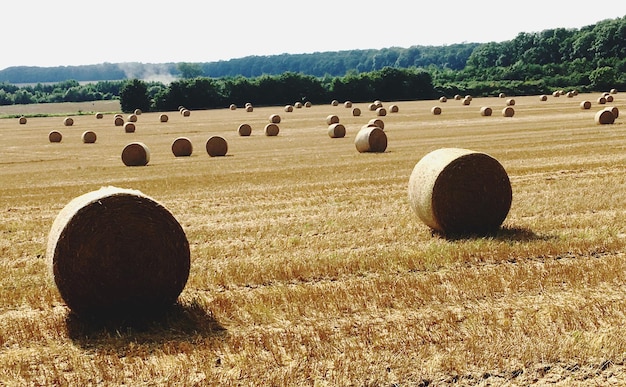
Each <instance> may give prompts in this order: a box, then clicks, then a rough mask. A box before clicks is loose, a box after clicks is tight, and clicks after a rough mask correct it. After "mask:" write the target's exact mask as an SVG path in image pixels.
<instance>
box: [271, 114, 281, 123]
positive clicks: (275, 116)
mask: <svg viewBox="0 0 626 387" xmlns="http://www.w3.org/2000/svg"><path fill="white" fill-rule="evenodd" d="M270 123H271V124H280V116H279V115H278V114H272V115H271V116H270Z"/></svg>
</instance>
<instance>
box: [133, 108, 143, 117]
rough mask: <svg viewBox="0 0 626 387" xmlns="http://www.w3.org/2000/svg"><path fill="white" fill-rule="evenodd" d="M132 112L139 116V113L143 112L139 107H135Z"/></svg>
mask: <svg viewBox="0 0 626 387" xmlns="http://www.w3.org/2000/svg"><path fill="white" fill-rule="evenodd" d="M133 113H134V114H135V115H136V116H140V115H141V113H143V112H142V111H141V109H135V111H134V112H133Z"/></svg>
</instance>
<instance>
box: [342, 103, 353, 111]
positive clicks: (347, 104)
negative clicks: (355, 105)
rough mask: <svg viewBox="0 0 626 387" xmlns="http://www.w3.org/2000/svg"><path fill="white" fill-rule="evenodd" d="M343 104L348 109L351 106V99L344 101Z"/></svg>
mask: <svg viewBox="0 0 626 387" xmlns="http://www.w3.org/2000/svg"><path fill="white" fill-rule="evenodd" d="M343 106H344V107H345V108H347V109H350V108H351V107H352V101H346V102H344V103H343Z"/></svg>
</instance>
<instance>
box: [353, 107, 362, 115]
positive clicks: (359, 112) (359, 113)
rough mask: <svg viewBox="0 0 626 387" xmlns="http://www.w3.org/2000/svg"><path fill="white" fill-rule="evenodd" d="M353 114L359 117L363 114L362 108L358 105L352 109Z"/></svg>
mask: <svg viewBox="0 0 626 387" xmlns="http://www.w3.org/2000/svg"><path fill="white" fill-rule="evenodd" d="M352 115H353V116H354V117H359V116H360V115H361V109H359V108H358V107H355V108H353V109H352Z"/></svg>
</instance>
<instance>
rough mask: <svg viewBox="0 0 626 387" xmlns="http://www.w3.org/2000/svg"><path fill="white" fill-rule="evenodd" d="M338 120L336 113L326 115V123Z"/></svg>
mask: <svg viewBox="0 0 626 387" xmlns="http://www.w3.org/2000/svg"><path fill="white" fill-rule="evenodd" d="M338 122H339V116H337V115H336V114H329V115H328V116H326V125H332V124H336V123H338Z"/></svg>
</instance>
